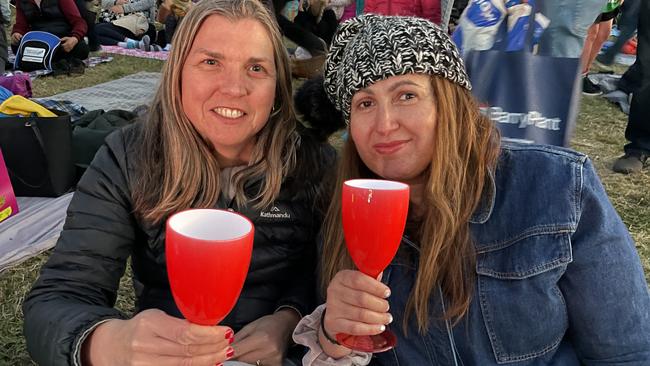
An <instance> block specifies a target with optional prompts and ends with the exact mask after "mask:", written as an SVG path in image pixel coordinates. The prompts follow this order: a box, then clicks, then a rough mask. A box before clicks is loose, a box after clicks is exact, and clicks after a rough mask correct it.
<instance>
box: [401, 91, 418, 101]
mask: <svg viewBox="0 0 650 366" xmlns="http://www.w3.org/2000/svg"><path fill="white" fill-rule="evenodd" d="M415 97H416V95H415V93H410V92H406V93H402V94H401V95H400V96H399V99H400V100H409V99H413V98H415Z"/></svg>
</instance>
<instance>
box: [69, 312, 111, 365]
mask: <svg viewBox="0 0 650 366" xmlns="http://www.w3.org/2000/svg"><path fill="white" fill-rule="evenodd" d="M115 319H122V318H119V317H111V318H103V319H99V320H97V321H96V322H95V323H92V324H90V325H89V326H88V327H87V328H86V329H84V330H83V331H82V332H81V333H79V335H78V336H77V338H76V339H75V340H74V344H73V345H72V362H73V363H72V365H74V366H82V365H81V346H82V345H83V343H84V342H85V341H86V339H87V338H88V336H89V335H90V333H92V332H93V331H94V330H95V329H96V328H97V327H98V326H100V325H102V324H104V323H106V322H107V321H109V320H115Z"/></svg>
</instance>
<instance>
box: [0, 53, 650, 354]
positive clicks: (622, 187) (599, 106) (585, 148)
mask: <svg viewBox="0 0 650 366" xmlns="http://www.w3.org/2000/svg"><path fill="white" fill-rule="evenodd" d="M161 66H162V62H161V61H157V60H145V59H139V58H131V57H126V56H119V55H114V60H113V61H112V62H110V63H108V64H101V65H98V66H96V67H94V68H88V69H86V73H85V74H84V75H81V76H74V77H65V76H59V77H43V78H39V79H37V80H36V81H35V82H34V94H35V95H34V96H35V97H45V96H50V95H53V94H57V93H62V92H65V91H69V90H72V89H78V88H83V87H87V86H91V85H95V84H98V83H101V82H105V81H109V80H113V79H116V78H120V77H123V76H125V75H128V74H132V73H135V72H138V71H160V69H161ZM618 71H619V72H620V71H621V70H620V69H619V70H618ZM626 121H627V116H626V115H625V114H623V113H622V112H620V110H619V109H618V107H617V106H615V105H612V104H610V103H608V102H607V101H606V100H605V99H603V98H599V97H591V98H583V99H582V105H581V112H580V116H579V121H578V125H577V129H576V133H575V137H574V139H573V140H572V147H573V148H574V149H576V150H578V151H581V152H583V153H586V154H588V155H589V156H590V157H591V159H592V160H593V162H594V164H595V166H596V169H597V170H598V174H599V175H600V177H601V179H602V181H603V184H604V185H605V188H606V189H607V192H608V194H609V197H610V199H611V201H612V203H613V204H614V207H616V209H617V210H618V213H619V214H620V215H621V217H622V219H623V221H624V222H625V224H626V225H627V227H628V229H629V230H630V233H631V234H632V237H633V238H634V240H635V241H636V244H637V249H638V251H639V253H640V255H641V260H642V261H643V266H644V268H645V272H646V279H650V209H648V205H649V204H650V189H648V187H650V169H646V170H644V171H643V172H642V173H640V174H635V175H629V176H626V175H621V174H615V173H613V172H612V171H611V169H610V168H611V166H612V164H613V162H614V160H615V159H616V158H617V157H619V156H620V155H621V154H622V147H623V145H624V143H625V139H624V136H623V132H624V130H625V124H626ZM48 253H49V252H46V253H43V254H41V255H39V256H37V257H34V258H32V259H29V260H27V261H25V262H23V263H22V264H20V265H18V266H16V267H14V268H12V269H9V270H7V271H5V272H3V273H0V365H31V364H33V363H32V362H31V360H30V358H29V356H28V355H27V352H26V350H25V342H24V339H23V336H22V312H21V309H20V306H21V303H22V299H23V297H24V295H25V294H26V292H27V291H28V290H29V288H30V286H31V284H32V282H33V281H34V280H35V279H36V276H37V275H38V270H39V268H40V266H41V265H42V264H43V263H44V262H45V261H46V260H47V257H48ZM122 282H123V283H122V286H121V289H122V290H121V292H120V296H119V298H118V305H117V306H118V308H120V309H122V310H124V311H126V312H127V313H128V312H129V311H130V309H131V308H132V304H133V294H132V291H131V290H130V288H131V286H130V284H129V278H128V273H127V276H125V278H123V279H122Z"/></svg>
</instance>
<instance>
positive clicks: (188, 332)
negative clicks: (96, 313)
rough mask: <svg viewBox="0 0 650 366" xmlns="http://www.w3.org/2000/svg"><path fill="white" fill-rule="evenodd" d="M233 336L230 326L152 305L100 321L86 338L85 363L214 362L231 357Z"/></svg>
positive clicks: (161, 363)
mask: <svg viewBox="0 0 650 366" xmlns="http://www.w3.org/2000/svg"><path fill="white" fill-rule="evenodd" d="M233 336H234V335H233V331H232V329H230V328H229V327H225V326H205V325H197V324H192V323H190V322H188V321H187V320H184V319H178V318H174V317H172V316H169V315H167V314H165V313H164V312H163V311H161V310H157V309H150V310H145V311H143V312H141V313H139V314H137V315H136V316H134V317H133V318H132V319H129V320H118V319H115V320H110V321H108V322H105V323H102V324H101V325H99V326H98V327H97V328H96V329H95V330H94V331H93V333H92V334H91V336H90V337H89V338H88V339H87V340H86V341H85V342H84V346H83V347H84V348H83V349H82V357H83V362H82V363H83V364H90V365H93V366H102V365H161V366H164V365H181V364H182V365H211V366H213V365H215V364H219V363H222V362H224V361H226V360H228V359H229V358H230V357H232V354H229V351H231V350H232V349H231V348H230V343H231V342H232V340H233Z"/></svg>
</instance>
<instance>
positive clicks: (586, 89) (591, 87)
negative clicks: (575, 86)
mask: <svg viewBox="0 0 650 366" xmlns="http://www.w3.org/2000/svg"><path fill="white" fill-rule="evenodd" d="M582 94H584V95H588V96H596V95H601V94H603V91H602V90H600V87H599V86H598V85H596V84H594V83H593V81H591V80H590V79H589V77H588V76H585V77H583V78H582Z"/></svg>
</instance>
